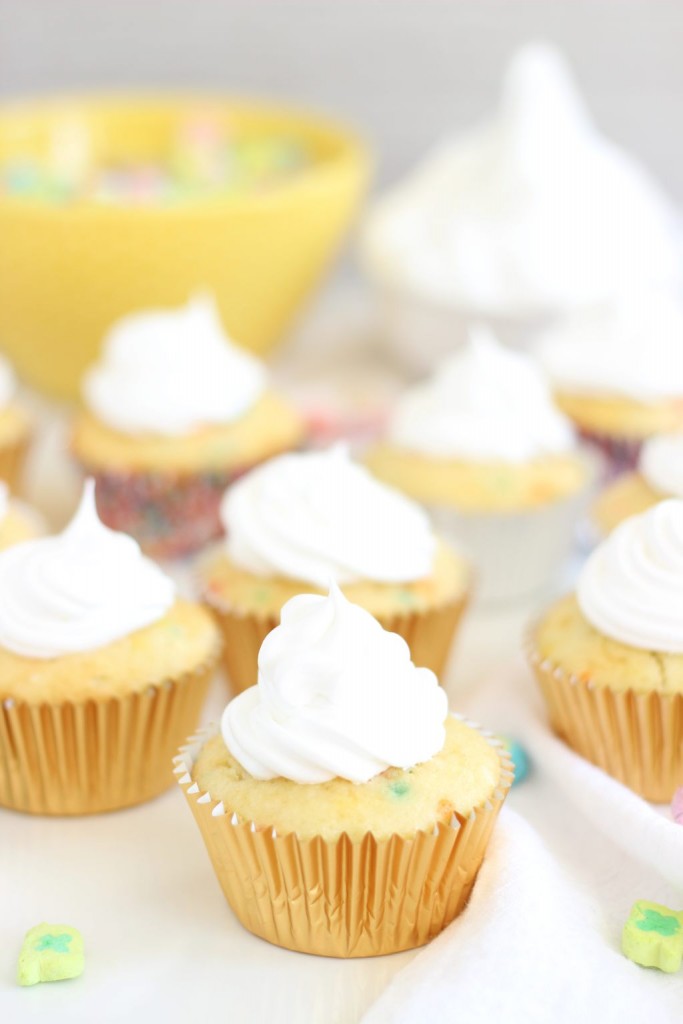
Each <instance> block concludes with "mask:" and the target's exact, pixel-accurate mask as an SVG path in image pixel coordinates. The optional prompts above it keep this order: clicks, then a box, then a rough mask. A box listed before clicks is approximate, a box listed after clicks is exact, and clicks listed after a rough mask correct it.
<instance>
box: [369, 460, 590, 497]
mask: <svg viewBox="0 0 683 1024" xmlns="http://www.w3.org/2000/svg"><path fill="white" fill-rule="evenodd" d="M365 461H366V463H367V465H368V466H369V468H370V469H371V470H372V472H373V473H374V474H375V476H377V477H378V478H379V479H380V480H384V481H385V482H386V483H388V484H391V485H392V486H393V487H396V488H398V489H399V490H401V491H403V492H404V493H405V494H408V495H410V497H412V498H415V500H416V501H421V502H424V503H425V504H427V505H443V506H447V507H452V508H454V509H458V510H461V511H463V512H480V513H489V512H512V511H524V510H531V509H535V508H539V507H541V506H543V505H547V504H549V503H551V502H554V501H559V500H561V499H563V498H566V497H568V496H570V495H574V494H576V493H578V492H579V491H581V490H582V489H583V488H584V487H585V486H586V483H587V480H588V470H587V466H586V462H585V460H584V459H582V458H580V457H579V456H578V455H576V454H568V455H548V456H544V457H540V458H536V459H532V460H530V461H529V462H523V463H516V462H500V461H498V462H496V461H491V462H474V461H472V462H466V461H464V460H462V459H447V458H437V457H435V456H426V455H424V454H421V453H419V452H411V451H407V450H402V449H400V448H397V447H395V446H392V445H390V444H387V443H384V444H379V445H377V446H375V447H374V448H373V449H371V450H370V451H369V452H368V453H367V456H366V460H365Z"/></svg>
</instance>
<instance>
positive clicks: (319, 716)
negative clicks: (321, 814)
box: [221, 584, 448, 783]
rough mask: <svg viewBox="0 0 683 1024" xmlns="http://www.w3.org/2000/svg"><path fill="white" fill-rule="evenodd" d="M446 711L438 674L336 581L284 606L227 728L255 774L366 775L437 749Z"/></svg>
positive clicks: (315, 778)
mask: <svg viewBox="0 0 683 1024" xmlns="http://www.w3.org/2000/svg"><path fill="white" fill-rule="evenodd" d="M447 714H448V700H447V697H446V694H445V692H444V691H443V690H442V689H441V687H440V686H439V684H438V680H437V678H436V676H435V675H434V673H433V672H432V671H431V670H430V669H427V668H416V667H415V665H413V663H412V661H411V660H410V651H409V649H408V645H407V644H406V642H405V640H403V639H402V638H401V637H400V636H398V635H397V634H396V633H389V632H387V631H386V630H384V629H382V627H381V626H380V624H379V623H378V622H377V620H376V619H374V618H373V617H372V615H370V613H369V612H366V611H365V610H364V609H363V608H359V607H358V605H354V604H351V603H350V602H349V601H347V600H346V598H345V597H344V596H343V595H342V594H341V592H340V591H339V589H338V588H337V587H336V586H335V585H334V584H333V585H332V586H331V587H330V593H329V596H328V597H320V596H318V595H314V594H301V595H299V596H298V597H294V598H292V600H291V601H288V602H287V604H286V605H285V606H284V607H283V609H282V614H281V625H280V626H278V627H277V628H276V629H274V630H273V631H272V632H271V633H269V634H268V636H267V637H266V639H265V640H264V641H263V644H262V646H261V651H260V653H259V676H258V685H257V686H252V687H250V689H248V690H245V691H244V692H243V693H241V694H240V695H239V696H238V697H235V698H234V700H232V701H231V702H230V703H229V704H228V706H227V708H226V709H225V712H224V713H223V718H222V722H221V728H222V732H223V738H224V740H225V743H226V746H227V747H228V749H229V750H230V751H231V753H232V754H233V755H234V757H236V758H237V760H238V761H239V762H240V764H241V765H242V766H243V767H244V768H246V770H247V771H248V772H249V773H250V774H251V775H253V776H254V778H256V779H273V778H276V777H278V776H282V777H284V778H286V779H292V780H293V781H294V782H300V783H319V782H327V781H328V780H329V779H334V778H337V777H338V778H342V779H348V780H349V781H350V782H367V781H368V780H369V779H371V778H372V777H373V776H375V775H377V774H378V773H379V772H383V771H385V769H387V768H390V767H395V768H411V767H412V766H413V765H415V764H419V763H420V762H422V761H427V760H429V759H430V758H431V757H433V756H434V755H435V754H436V753H438V751H439V750H441V748H442V747H443V745H444V741H445V728H444V721H445V719H446V715H447Z"/></svg>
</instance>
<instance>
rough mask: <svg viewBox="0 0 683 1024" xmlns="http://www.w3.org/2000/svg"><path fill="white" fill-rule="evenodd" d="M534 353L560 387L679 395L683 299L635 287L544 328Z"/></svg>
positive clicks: (635, 395) (682, 387)
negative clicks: (549, 327)
mask: <svg viewBox="0 0 683 1024" xmlns="http://www.w3.org/2000/svg"><path fill="white" fill-rule="evenodd" d="M538 356H539V359H540V360H541V363H542V365H543V366H544V368H545V370H546V372H547V373H548V376H549V377H550V379H551V380H552V382H553V384H554V385H555V387H556V388H557V389H558V390H560V391H565V392H568V393H574V394H603V395H604V394H609V395H620V396H624V397H626V398H632V399H635V400H636V401H642V402H654V401H657V400H660V399H667V398H671V397H676V396H683V304H682V302H681V300H680V299H679V298H678V297H677V296H676V295H674V294H673V293H670V292H667V291H666V290H660V289H644V290H637V289H636V290H634V291H633V292H632V293H631V294H629V295H622V296H618V297H615V298H613V299H612V300H610V301H605V302H603V303H599V304H598V305H596V306H594V307H590V308H587V309H584V310H581V311H577V312H575V313H574V314H573V315H572V316H571V317H569V318H567V319H566V320H565V321H564V322H563V323H560V324H558V325H557V326H556V327H554V328H553V329H551V330H549V331H547V332H546V333H545V335H544V336H543V337H542V338H541V339H539V347H538Z"/></svg>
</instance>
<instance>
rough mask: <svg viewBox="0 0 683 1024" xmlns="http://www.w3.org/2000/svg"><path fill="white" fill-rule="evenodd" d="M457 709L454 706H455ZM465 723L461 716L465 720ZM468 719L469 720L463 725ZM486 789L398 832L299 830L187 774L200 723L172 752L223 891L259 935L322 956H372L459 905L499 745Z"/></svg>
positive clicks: (432, 930) (480, 852) (492, 815)
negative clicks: (248, 818)
mask: <svg viewBox="0 0 683 1024" xmlns="http://www.w3.org/2000/svg"><path fill="white" fill-rule="evenodd" d="M456 717H460V716H456ZM467 724H471V723H467ZM472 727H473V728H477V727H476V726H472ZM478 731H479V732H480V733H481V735H483V736H484V737H485V738H486V739H487V740H488V742H489V743H490V744H491V745H492V746H493V747H494V748H495V749H496V751H497V753H498V755H499V757H500V761H501V775H500V779H499V781H498V784H497V786H496V787H495V789H494V790H493V791H492V793H491V796H490V797H489V798H488V799H487V800H486V801H484V802H483V803H482V804H480V805H479V806H478V807H476V808H475V809H474V810H473V811H472V812H471V813H470V814H469V815H468V816H467V817H457V816H455V815H454V817H453V819H452V820H451V822H450V823H449V824H448V825H441V824H440V825H437V826H436V827H435V828H434V829H433V830H432V831H431V832H423V831H419V832H417V833H416V834H415V835H414V836H413V837H412V838H410V839H405V838H403V837H401V836H398V835H393V836H391V837H390V838H389V839H385V840H376V839H374V837H373V836H372V835H371V834H368V835H366V836H364V837H363V839H362V840H358V841H352V840H351V839H349V837H348V836H347V835H345V834H344V835H342V836H341V837H340V838H339V839H338V840H336V841H325V840H323V839H322V838H321V837H320V836H315V837H313V838H312V839H307V840H299V839H298V837H297V836H296V835H295V834H293V833H288V834H283V835H278V834H276V833H275V831H274V830H273V829H272V828H269V827H265V828H258V827H257V826H256V825H255V824H254V823H253V822H241V821H240V820H239V819H238V818H237V815H235V814H232V813H231V812H230V811H229V810H227V809H226V808H225V807H224V806H223V804H222V803H221V802H219V801H216V800H214V799H213V798H212V797H211V796H210V794H209V793H201V792H200V790H199V787H198V785H197V783H194V782H193V780H192V775H191V772H192V768H193V765H194V761H195V759H196V756H197V753H198V751H199V750H200V749H201V747H202V745H203V744H204V742H206V740H207V739H208V738H209V737H210V736H211V735H213V734H215V727H214V728H213V729H209V730H204V731H203V732H202V733H200V734H199V735H197V736H194V737H192V738H191V739H190V741H189V746H187V747H185V748H182V749H181V751H180V753H179V754H178V756H177V757H176V758H175V762H176V766H175V769H174V771H175V773H176V775H177V776H178V782H179V784H180V786H181V788H182V789H183V792H184V794H185V797H186V799H187V801H188V803H189V805H190V809H191V811H192V814H193V816H194V818H195V821H196V822H197V825H198V827H199V829H200V832H201V833H202V837H203V839H204V842H205V844H206V847H207V851H208V854H209V858H210V860H211V862H212V864H213V867H214V871H215V873H216V876H217V878H218V881H219V884H220V886H221V888H222V890H223V893H224V895H225V897H226V899H227V901H228V903H229V905H230V906H231V908H232V910H233V912H234V913H235V915H236V917H237V918H238V920H239V921H240V922H241V923H242V925H243V926H244V927H245V928H247V929H248V930H249V931H251V932H253V933H254V934H255V935H258V936H259V937H260V938H263V939H265V940H267V941H268V942H272V943H274V944H275V945H279V946H283V947H285V948H288V949H292V950H296V951H298V952H305V953H313V954H316V955H321V956H330V957H344V958H346V957H359V956H380V955H383V954H387V953H395V952H399V951H400V950H404V949H413V948H415V947H417V946H421V945H424V944H425V943H426V942H428V941H429V940H430V939H431V938H433V937H434V936H435V935H437V934H438V933H439V932H440V931H442V930H443V928H445V927H446V925H448V924H449V923H450V922H451V921H452V920H453V919H454V918H455V917H456V916H457V915H458V914H459V913H460V912H461V911H462V910H463V909H464V907H465V905H466V903H467V899H468V897H469V894H470V892H471V890H472V886H473V885H474V882H475V880H476V876H477V873H478V871H479V868H480V866H481V863H482V860H483V858H484V853H485V850H486V846H487V844H488V840H489V837H490V834H491V831H492V829H493V826H494V824H495V820H496V818H497V815H498V812H499V811H500V808H501V806H502V804H503V802H504V800H505V797H506V796H507V793H508V791H509V789H510V786H511V784H512V779H513V768H512V764H511V762H510V759H509V756H508V754H507V752H506V751H505V749H504V748H503V746H502V745H501V744H500V742H499V741H498V740H496V738H495V737H494V736H492V734H490V733H486V732H484V731H483V730H479V729H478Z"/></svg>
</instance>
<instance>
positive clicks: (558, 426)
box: [389, 327, 575, 462]
mask: <svg viewBox="0 0 683 1024" xmlns="http://www.w3.org/2000/svg"><path fill="white" fill-rule="evenodd" d="M389 437H390V439H391V440H392V441H393V442H394V443H395V444H397V445H399V446H401V447H403V448H407V449H409V450H413V451H418V452H424V453H425V454H427V455H432V456H437V457H443V458H449V457H451V458H458V459H466V460H469V461H503V462H526V461H529V460H531V459H534V458H537V457H539V456H541V455H548V454H558V453H562V452H566V451H569V450H571V449H572V448H573V447H574V444H575V436H574V431H573V429H572V427H571V424H570V423H569V420H567V419H566V417H564V416H563V415H562V413H561V412H560V411H559V410H558V409H557V408H556V407H555V406H554V405H553V401H552V397H551V394H550V388H549V386H548V384H547V382H546V381H545V379H544V377H543V374H542V372H541V370H540V368H539V367H538V366H537V365H536V363H535V362H534V361H533V360H532V358H531V357H530V356H528V355H526V354H525V353H523V352H516V351H513V350H511V349H507V348H504V347H503V346H502V345H500V344H499V343H498V342H497V341H496V339H495V337H494V336H493V335H492V334H491V332H490V331H489V330H488V329H487V328H485V327H477V328H475V329H473V330H472V331H471V333H470V340H469V343H468V344H467V345H466V346H465V347H464V348H463V349H461V350H459V351H457V352H455V353H454V354H453V355H452V356H450V357H449V358H448V359H447V360H445V361H444V362H443V363H442V365H441V366H440V368H439V369H438V370H437V372H436V374H435V376H434V377H433V378H432V379H431V380H430V381H428V382H427V383H425V384H422V385H418V387H416V388H413V389H412V390H411V391H409V392H408V393H407V394H406V395H404V396H403V398H402V399H401V400H400V401H399V402H398V404H397V407H396V410H395V412H394V415H393V417H392V420H391V423H390V426H389Z"/></svg>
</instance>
